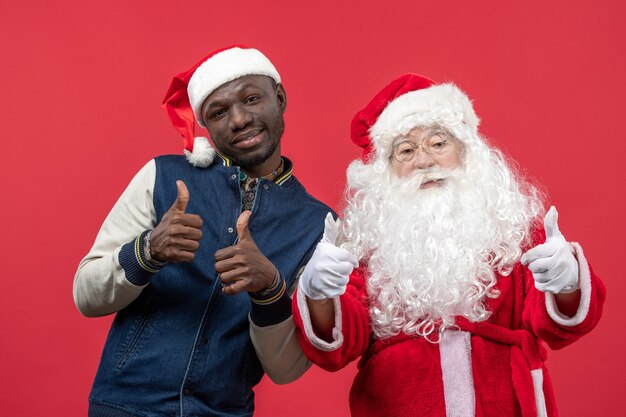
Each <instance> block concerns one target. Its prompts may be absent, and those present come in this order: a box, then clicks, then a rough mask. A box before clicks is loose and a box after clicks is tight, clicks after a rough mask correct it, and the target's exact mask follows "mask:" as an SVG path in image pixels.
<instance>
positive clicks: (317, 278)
mask: <svg viewBox="0 0 626 417" xmlns="http://www.w3.org/2000/svg"><path fill="white" fill-rule="evenodd" d="M339 225H340V221H339V220H337V221H335V220H334V219H333V216H332V214H330V213H328V215H327V216H326V220H325V222H324V226H325V227H324V236H323V237H322V240H320V242H319V243H318V244H317V248H315V252H314V253H313V256H312V257H311V259H310V260H309V262H308V263H307V265H306V267H305V268H304V271H303V272H302V275H301V276H300V282H299V283H298V288H299V289H300V291H302V292H303V293H304V294H305V295H306V296H307V297H308V298H310V299H312V300H323V299H325V298H333V297H337V296H340V295H341V294H343V293H344V292H345V291H346V285H347V284H348V281H349V277H350V274H351V273H352V270H353V269H354V268H356V267H357V266H358V265H359V263H358V261H357V259H356V258H355V257H354V256H353V255H352V254H351V253H350V252H348V251H347V250H345V249H342V248H339V247H337V246H335V242H336V240H337V235H338V233H339Z"/></svg>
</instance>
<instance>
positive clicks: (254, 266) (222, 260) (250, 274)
mask: <svg viewBox="0 0 626 417" xmlns="http://www.w3.org/2000/svg"><path fill="white" fill-rule="evenodd" d="M251 215H252V212H251V211H250V210H245V211H244V212H243V213H241V214H240V215H239V218H238V219H237V236H238V241H237V244H236V245H234V246H229V247H227V248H224V249H220V250H218V251H217V252H215V271H216V272H218V273H219V274H220V280H221V281H222V284H224V287H223V291H224V294H228V295H232V294H239V293H241V292H244V291H246V292H259V291H262V290H264V289H266V288H268V287H270V286H271V285H272V283H274V279H276V278H277V277H278V275H277V270H276V267H275V266H274V264H272V262H270V260H269V259H267V258H266V257H265V255H263V254H262V253H261V251H260V250H259V248H258V247H257V245H256V243H254V239H253V238H252V234H251V233H250V229H249V228H248V223H249V221H250V216H251ZM278 278H279V277H278Z"/></svg>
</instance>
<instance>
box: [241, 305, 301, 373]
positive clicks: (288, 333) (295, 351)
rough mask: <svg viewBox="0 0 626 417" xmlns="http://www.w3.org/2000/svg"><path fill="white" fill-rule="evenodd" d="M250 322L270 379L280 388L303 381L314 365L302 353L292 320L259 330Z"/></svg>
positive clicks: (254, 342)
mask: <svg viewBox="0 0 626 417" xmlns="http://www.w3.org/2000/svg"><path fill="white" fill-rule="evenodd" d="M249 321H250V338H251V339H252V344H253V345H254V349H255V350H256V353H257V356H258V357H259V360H260V361H261V364H262V365H263V369H264V370H265V373H266V374H267V376H268V377H269V378H270V379H271V380H272V381H273V382H275V383H276V384H288V383H290V382H293V381H295V380H296V379H298V378H300V377H301V376H302V375H303V374H304V373H305V372H306V371H307V370H308V369H309V368H310V367H311V362H310V361H309V360H308V359H307V357H306V356H305V355H304V352H302V348H301V347H300V344H299V343H298V338H297V335H296V326H295V325H294V323H293V319H292V318H291V316H289V318H287V319H286V320H284V321H283V322H281V323H278V324H273V325H270V326H258V325H256V324H254V322H253V321H252V319H250V320H249Z"/></svg>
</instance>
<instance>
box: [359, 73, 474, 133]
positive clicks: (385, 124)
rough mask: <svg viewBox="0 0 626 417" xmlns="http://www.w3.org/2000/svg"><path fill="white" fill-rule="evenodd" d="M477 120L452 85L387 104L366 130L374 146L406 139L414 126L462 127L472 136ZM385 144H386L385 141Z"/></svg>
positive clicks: (467, 102)
mask: <svg viewBox="0 0 626 417" xmlns="http://www.w3.org/2000/svg"><path fill="white" fill-rule="evenodd" d="M479 122H480V120H479V119H478V117H477V116H476V113H474V108H473V107H472V102H471V101H470V100H469V98H468V97H467V96H466V95H465V94H464V93H463V92H462V91H461V90H460V89H459V88H458V87H457V86H455V85H454V84H440V85H434V86H432V87H429V88H424V89H422V90H416V91H411V92H409V93H406V94H403V95H401V96H400V97H398V98H397V99H395V100H393V101H392V102H390V103H389V104H388V105H387V107H385V110H383V112H382V113H381V114H380V116H379V117H378V119H377V120H376V123H374V125H373V126H372V127H371V129H370V136H371V137H372V139H374V142H375V143H376V142H378V143H379V144H380V143H381V140H384V139H387V140H389V139H392V138H395V137H397V136H400V135H406V134H407V133H409V132H410V131H411V130H413V129H414V128H415V127H417V126H428V125H431V124H435V123H437V124H440V125H442V126H445V127H449V128H453V127H455V126H456V125H458V124H459V123H464V124H465V125H467V126H468V127H470V128H471V130H472V131H474V132H476V130H477V128H478V123H479ZM385 142H386V141H385Z"/></svg>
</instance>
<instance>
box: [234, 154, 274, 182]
mask: <svg viewBox="0 0 626 417" xmlns="http://www.w3.org/2000/svg"><path fill="white" fill-rule="evenodd" d="M282 166H283V158H282V156H281V155H280V153H278V152H277V153H276V154H274V155H272V156H271V157H270V158H268V159H267V160H266V161H265V162H263V163H262V164H259V165H256V166H253V167H249V168H241V170H242V171H243V172H244V174H246V175H247V176H248V177H250V178H261V177H268V176H271V175H272V174H273V173H275V172H276V171H278V170H279V169H282Z"/></svg>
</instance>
